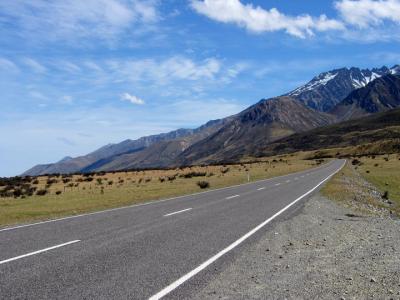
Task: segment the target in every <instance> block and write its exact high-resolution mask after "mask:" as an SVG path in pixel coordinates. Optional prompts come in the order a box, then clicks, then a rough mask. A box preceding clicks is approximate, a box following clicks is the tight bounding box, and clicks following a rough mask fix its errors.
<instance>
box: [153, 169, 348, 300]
mask: <svg viewBox="0 0 400 300" xmlns="http://www.w3.org/2000/svg"><path fill="white" fill-rule="evenodd" d="M345 163H346V161H345V162H344V163H343V165H342V166H341V167H340V168H339V169H338V170H336V171H335V172H334V173H332V174H331V175H329V176H328V177H326V178H325V179H324V180H322V181H321V182H320V183H318V184H317V185H316V186H315V187H314V188H312V189H311V190H309V191H308V192H307V193H305V194H304V195H302V196H300V197H299V198H297V199H296V200H294V201H293V202H292V203H290V204H288V205H287V206H285V207H284V208H282V209H281V210H280V211H278V212H277V213H276V214H274V215H273V216H272V217H270V218H269V219H267V220H265V221H264V222H262V223H261V224H260V225H258V226H257V227H255V228H254V229H252V230H251V231H249V232H248V233H246V234H245V235H244V236H242V237H241V238H239V239H238V240H237V241H235V242H233V243H232V244H230V245H229V246H228V247H227V248H225V249H223V250H222V251H220V252H218V253H217V254H216V255H214V256H213V257H211V258H210V259H208V260H207V261H205V262H203V263H202V264H201V265H199V266H198V267H197V268H195V269H193V270H192V271H190V272H189V273H187V274H186V275H184V276H182V277H181V278H179V279H178V280H176V281H175V282H173V283H171V284H170V285H169V286H167V287H165V288H164V289H162V290H161V291H160V292H158V293H157V294H155V295H154V296H151V297H150V298H149V300H158V299H161V298H162V297H164V296H166V295H167V294H169V293H170V292H172V291H173V290H175V289H176V288H177V287H179V286H180V285H182V284H183V283H185V282H186V281H187V280H189V279H190V278H192V277H193V276H195V275H196V274H198V273H199V272H200V271H202V270H204V269H205V268H207V267H208V266H209V265H211V264H212V263H213V262H215V261H216V260H217V259H219V258H220V257H221V256H223V255H224V254H226V253H228V252H229V251H231V250H232V249H234V248H235V247H237V246H238V245H240V244H241V243H243V242H244V241H245V240H246V239H248V238H249V237H250V236H252V235H253V234H255V233H256V232H257V231H259V230H260V229H261V228H263V227H264V226H265V225H267V224H268V223H269V222H271V221H272V220H273V219H275V218H276V217H277V216H279V215H280V214H282V213H283V212H284V211H285V210H287V209H288V208H290V207H291V206H292V205H294V204H295V203H297V202H298V201H300V200H301V199H303V198H304V197H306V196H308V195H309V194H311V193H312V192H313V191H315V190H316V189H317V188H318V187H319V186H321V185H322V184H323V183H324V182H325V181H327V180H329V179H330V178H331V177H332V176H334V175H335V174H336V173H338V172H339V171H340V170H341V169H342V168H343V166H344V165H345Z"/></svg>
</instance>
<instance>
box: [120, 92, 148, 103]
mask: <svg viewBox="0 0 400 300" xmlns="http://www.w3.org/2000/svg"><path fill="white" fill-rule="evenodd" d="M121 99H122V100H124V101H129V102H130V103H132V104H137V105H143V104H144V101H143V99H140V98H139V97H136V96H134V95H131V94H129V93H123V94H122V95H121Z"/></svg>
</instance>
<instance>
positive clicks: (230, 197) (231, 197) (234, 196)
mask: <svg viewBox="0 0 400 300" xmlns="http://www.w3.org/2000/svg"><path fill="white" fill-rule="evenodd" d="M237 197H240V195H233V196H229V197H226V198H225V199H227V200H229V199H233V198H237Z"/></svg>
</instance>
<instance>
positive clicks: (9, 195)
mask: <svg viewBox="0 0 400 300" xmlns="http://www.w3.org/2000/svg"><path fill="white" fill-rule="evenodd" d="M306 156H307V154H305V153H297V154H291V155H286V156H276V157H270V158H268V159H262V160H260V161H259V162H253V163H241V164H237V165H227V166H205V167H191V168H183V169H175V170H149V171H132V172H131V171H128V172H112V173H97V174H90V175H86V176H85V175H71V176H65V175H64V176H50V177H49V176H40V177H36V178H28V179H26V180H25V182H21V180H20V181H18V182H14V183H10V182H5V181H4V180H2V182H0V196H1V197H0V226H4V225H10V224H17V223H23V222H31V221H38V220H46V219H51V218H57V217H62V216H67V215H74V214H81V213H85V212H92V211H97V210H103V209H108V208H114V207H120V206H125V205H131V204H136V203H143V202H146V201H151V200H157V199H162V198H168V197H174V196H179V195H185V194H190V193H195V192H200V191H204V190H207V189H216V188H221V187H226V186H231V185H236V184H241V183H245V182H247V181H248V175H249V177H250V180H251V181H254V180H259V179H264V178H271V177H275V176H279V175H284V174H288V173H292V172H297V171H301V170H305V169H308V168H311V167H314V166H316V165H317V162H316V161H315V160H306V159H305V157H306ZM199 182H203V188H201V187H200V185H201V184H200V185H199ZM41 194H43V195H41Z"/></svg>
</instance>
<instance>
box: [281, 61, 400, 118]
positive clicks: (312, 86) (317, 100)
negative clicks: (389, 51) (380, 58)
mask: <svg viewBox="0 0 400 300" xmlns="http://www.w3.org/2000/svg"><path fill="white" fill-rule="evenodd" d="M387 74H392V75H399V74H400V66H399V65H396V66H394V67H392V68H390V69H389V68H387V67H382V68H380V69H376V68H375V69H372V70H369V69H364V70H362V69H359V68H350V69H348V68H342V69H336V70H332V71H329V72H325V73H321V74H320V75H318V76H316V77H314V78H313V79H312V80H311V81H310V82H309V83H307V84H305V85H303V86H301V87H299V88H297V89H295V90H294V91H292V92H290V93H288V94H287V96H291V97H293V98H296V99H297V100H300V101H302V102H303V103H305V104H306V105H307V106H309V107H311V108H314V109H316V110H319V111H324V112H326V111H329V110H331V109H332V108H333V107H334V106H335V105H336V104H338V103H339V102H340V101H342V100H343V99H344V98H345V97H347V95H349V94H350V93H351V92H352V91H354V90H356V89H359V88H362V87H365V86H366V85H367V84H368V83H370V82H371V81H373V80H375V79H377V78H380V77H382V76H384V75H387Z"/></svg>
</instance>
